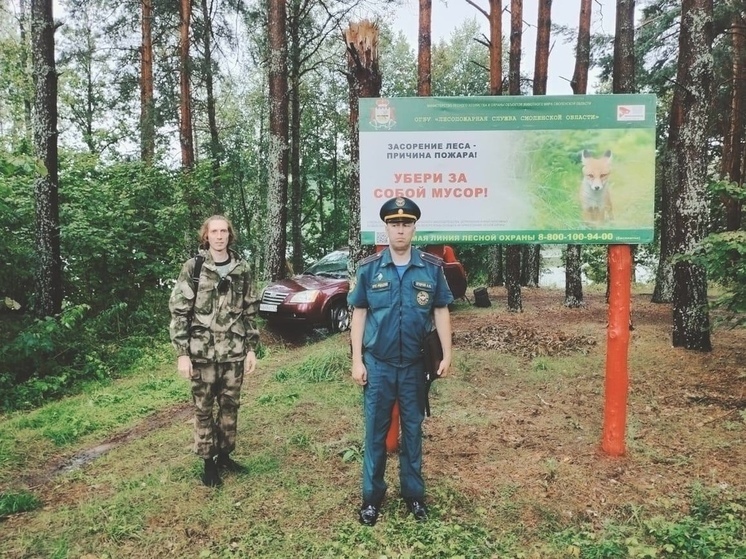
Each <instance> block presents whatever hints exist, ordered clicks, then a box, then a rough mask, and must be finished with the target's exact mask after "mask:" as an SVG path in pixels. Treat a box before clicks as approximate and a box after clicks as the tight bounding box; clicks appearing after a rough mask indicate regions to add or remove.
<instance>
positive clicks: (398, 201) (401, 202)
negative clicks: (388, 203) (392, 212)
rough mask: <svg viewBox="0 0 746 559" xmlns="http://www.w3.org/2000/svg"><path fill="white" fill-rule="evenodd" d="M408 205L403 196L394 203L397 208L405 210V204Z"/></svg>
mask: <svg viewBox="0 0 746 559" xmlns="http://www.w3.org/2000/svg"><path fill="white" fill-rule="evenodd" d="M406 203H407V202H406V200H404V198H402V197H401V196H400V197H399V198H397V199H396V201H395V202H394V204H396V207H397V208H403V207H404V204H406ZM399 213H401V210H400V211H399Z"/></svg>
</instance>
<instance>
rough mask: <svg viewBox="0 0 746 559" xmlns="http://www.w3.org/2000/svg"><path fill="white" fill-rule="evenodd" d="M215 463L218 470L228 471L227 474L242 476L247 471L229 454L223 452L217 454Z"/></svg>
mask: <svg viewBox="0 0 746 559" xmlns="http://www.w3.org/2000/svg"><path fill="white" fill-rule="evenodd" d="M216 462H217V466H218V468H220V469H222V470H228V471H229V472H236V473H238V474H244V473H246V472H247V471H248V468H247V467H246V466H243V465H241V464H239V463H238V462H236V461H235V460H233V458H231V457H230V455H229V454H226V453H223V452H221V453H220V454H218V458H217V460H216Z"/></svg>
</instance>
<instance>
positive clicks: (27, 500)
mask: <svg viewBox="0 0 746 559" xmlns="http://www.w3.org/2000/svg"><path fill="white" fill-rule="evenodd" d="M39 506H41V501H40V500H39V498H38V497H37V496H36V495H34V494H33V493H29V492H28V491H4V492H2V493H0V519H2V517H3V516H7V515H9V514H15V513H18V512H27V511H30V510H34V509H37V508H39Z"/></svg>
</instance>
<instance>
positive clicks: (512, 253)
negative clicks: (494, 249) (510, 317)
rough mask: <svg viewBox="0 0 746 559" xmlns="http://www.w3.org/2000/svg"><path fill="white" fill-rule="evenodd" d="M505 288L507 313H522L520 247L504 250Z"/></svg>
mask: <svg viewBox="0 0 746 559" xmlns="http://www.w3.org/2000/svg"><path fill="white" fill-rule="evenodd" d="M505 269H506V273H505V288H506V290H507V292H508V311H509V312H523V301H522V298H521V284H520V280H521V246H520V245H508V247H507V248H506V249H505Z"/></svg>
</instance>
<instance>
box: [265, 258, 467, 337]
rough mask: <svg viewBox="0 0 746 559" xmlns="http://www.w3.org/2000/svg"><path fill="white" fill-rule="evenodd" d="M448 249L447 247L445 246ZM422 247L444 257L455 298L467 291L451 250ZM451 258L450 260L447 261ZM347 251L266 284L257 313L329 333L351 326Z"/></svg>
mask: <svg viewBox="0 0 746 559" xmlns="http://www.w3.org/2000/svg"><path fill="white" fill-rule="evenodd" d="M447 248H448V249H450V247H447ZM424 250H426V251H427V252H431V253H433V254H436V255H438V256H441V257H445V258H444V260H445V264H444V271H445V276H446V281H447V282H448V286H449V287H450V288H451V292H452V293H453V296H454V298H456V299H460V298H462V297H464V295H465V294H466V272H465V271H464V267H463V266H462V265H461V262H458V261H457V260H455V255H454V256H452V255H453V250H450V252H449V251H448V250H446V251H445V252H444V251H443V249H442V247H441V246H435V245H433V246H428V247H424ZM449 260H450V261H449ZM349 290H350V282H349V281H348V278H347V251H346V250H335V251H334V252H331V253H329V254H327V255H326V256H324V257H323V258H322V259H321V260H319V261H318V262H316V263H315V264H313V265H312V266H311V267H310V268H308V270H306V271H305V272H303V273H302V274H301V275H298V276H293V277H292V278H288V279H284V280H280V281H278V282H275V283H273V284H270V285H268V286H267V287H266V288H265V289H264V291H263V292H262V299H261V302H260V304H259V316H261V317H262V318H264V319H266V320H267V322H269V323H270V324H278V325H293V324H294V325H297V326H302V327H319V326H322V327H325V328H328V329H329V330H330V331H332V332H339V331H342V330H347V329H348V328H349V327H350V314H349V309H348V307H347V292H348V291H349Z"/></svg>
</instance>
